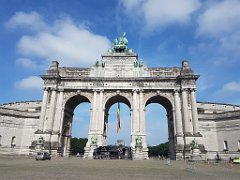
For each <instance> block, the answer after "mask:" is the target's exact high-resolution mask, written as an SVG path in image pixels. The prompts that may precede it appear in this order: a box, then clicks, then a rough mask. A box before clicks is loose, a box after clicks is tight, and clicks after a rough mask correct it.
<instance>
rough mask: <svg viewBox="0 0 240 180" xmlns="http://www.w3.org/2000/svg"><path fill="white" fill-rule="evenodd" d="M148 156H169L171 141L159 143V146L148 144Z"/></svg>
mask: <svg viewBox="0 0 240 180" xmlns="http://www.w3.org/2000/svg"><path fill="white" fill-rule="evenodd" d="M148 150H149V151H148V156H149V157H153V156H159V155H160V156H164V157H168V151H169V142H165V143H162V144H159V145H157V146H148Z"/></svg>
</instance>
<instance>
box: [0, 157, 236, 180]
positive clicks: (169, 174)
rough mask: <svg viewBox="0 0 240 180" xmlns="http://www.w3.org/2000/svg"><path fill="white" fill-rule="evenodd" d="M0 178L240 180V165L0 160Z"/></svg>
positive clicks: (175, 162) (26, 179) (52, 179)
mask: <svg viewBox="0 0 240 180" xmlns="http://www.w3.org/2000/svg"><path fill="white" fill-rule="evenodd" d="M0 179H1V180H5V179H7V180H9V179H24V180H28V179H31V180H32V179H48V180H54V179H58V180H61V179H68V180H70V179H81V180H88V179H89V180H120V179H121V180H133V179H134V180H145V179H146V180H155V179H156V180H159V179H184V180H188V179H204V180H206V179H207V180H211V179H217V180H223V179H238V180H239V179H240V165H238V164H234V165H231V164H229V163H218V164H216V163H210V164H207V163H196V164H189V163H186V162H184V161H171V162H167V161H162V160H147V161H132V160H83V159H79V158H69V159H52V160H51V161H36V160H35V159H33V158H14V157H0Z"/></svg>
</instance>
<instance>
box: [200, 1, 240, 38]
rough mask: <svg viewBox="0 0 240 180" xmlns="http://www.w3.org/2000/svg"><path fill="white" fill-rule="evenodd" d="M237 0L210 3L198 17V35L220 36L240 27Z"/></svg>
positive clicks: (239, 8)
mask: <svg viewBox="0 0 240 180" xmlns="http://www.w3.org/2000/svg"><path fill="white" fill-rule="evenodd" d="M239 19H240V3H239V0H224V1H220V2H219V1H217V2H215V3H213V4H210V5H209V6H208V8H207V9H206V11H205V12H204V13H203V14H202V15H201V16H200V17H199V19H198V24H199V29H198V35H207V36H209V35H210V36H213V37H221V36H222V35H226V34H232V33H234V32H236V31H238V29H239V27H240V21H239Z"/></svg>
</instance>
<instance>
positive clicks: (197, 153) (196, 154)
mask: <svg viewBox="0 0 240 180" xmlns="http://www.w3.org/2000/svg"><path fill="white" fill-rule="evenodd" d="M190 158H191V160H192V161H199V160H201V156H200V150H199V148H193V149H192V155H191V156H190Z"/></svg>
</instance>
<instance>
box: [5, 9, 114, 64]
mask: <svg viewBox="0 0 240 180" xmlns="http://www.w3.org/2000/svg"><path fill="white" fill-rule="evenodd" d="M19 14H20V15H21V16H20V17H22V16H23V17H22V18H19ZM23 19H25V20H28V19H30V22H31V26H32V27H39V26H41V31H39V29H38V30H35V31H34V35H23V36H22V37H21V39H20V40H19V43H18V46H17V48H18V52H19V53H20V54H21V55H24V56H25V57H29V58H35V57H37V58H40V59H42V60H44V61H48V62H50V61H52V60H58V61H59V62H60V66H87V65H88V66H89V65H92V64H94V62H95V61H96V59H98V58H100V57H101V54H102V53H104V52H106V51H107V49H108V48H109V47H110V41H109V40H108V38H107V37H105V36H101V35H98V34H94V33H93V32H91V31H89V30H88V28H87V27H86V26H84V25H79V24H76V23H74V22H73V21H72V20H71V19H70V18H68V17H64V18H62V19H58V20H56V21H55V22H54V23H53V24H47V23H46V22H44V21H43V18H42V16H40V15H39V14H38V13H36V12H31V13H29V14H27V13H23V12H18V13H16V14H15V15H14V16H13V17H12V18H10V20H9V21H8V22H7V23H6V24H8V27H14V28H17V27H20V26H25V27H26V28H27V26H26V25H27V23H26V22H25V21H24V20H23ZM33 19H35V21H33ZM36 19H40V20H39V21H36ZM38 23H40V24H38ZM42 63H44V62H42ZM44 64H45V63H44Z"/></svg>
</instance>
